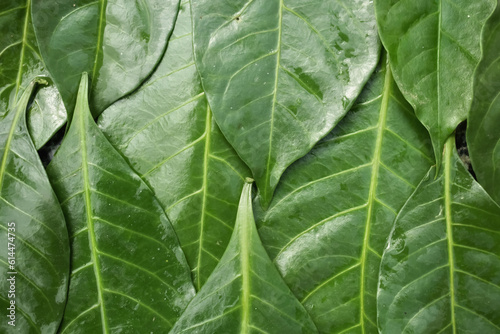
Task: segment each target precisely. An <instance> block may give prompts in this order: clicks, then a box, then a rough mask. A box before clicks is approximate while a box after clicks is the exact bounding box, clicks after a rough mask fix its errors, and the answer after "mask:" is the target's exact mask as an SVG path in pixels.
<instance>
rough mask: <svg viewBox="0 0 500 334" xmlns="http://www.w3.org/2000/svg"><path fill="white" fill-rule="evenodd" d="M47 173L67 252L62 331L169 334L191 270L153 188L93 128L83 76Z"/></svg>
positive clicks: (188, 289) (189, 292)
mask: <svg viewBox="0 0 500 334" xmlns="http://www.w3.org/2000/svg"><path fill="white" fill-rule="evenodd" d="M47 171H48V173H49V176H50V179H51V182H52V185H53V186H54V189H55V190H56V193H57V195H58V198H59V200H60V202H61V205H62V208H63V211H64V214H65V216H66V220H67V223H68V229H69V236H70V242H71V252H72V254H71V276H70V285H69V295H68V302H67V305H66V310H65V314H64V319H63V322H62V324H61V329H60V332H61V333H75V332H76V333H116V332H117V331H130V330H131V329H134V330H136V329H138V328H140V329H141V331H144V332H145V333H150V332H165V331H168V330H169V329H170V328H171V327H172V326H173V324H174V323H175V321H176V320H177V318H178V317H179V315H180V314H181V312H182V310H183V309H184V308H185V307H186V305H187V303H188V302H189V301H190V300H191V298H192V297H193V295H194V287H193V285H192V283H191V278H190V275H189V268H188V265H187V263H186V259H185V257H184V254H183V253H182V250H181V248H180V246H179V243H178V241H177V237H176V236H175V233H174V230H173V228H172V226H171V225H170V222H169V221H168V219H167V217H166V215H165V213H164V212H163V209H162V208H161V206H160V204H159V203H158V202H157V200H156V199H155V198H154V196H153V193H152V191H151V190H150V189H149V188H148V187H147V185H146V184H145V183H144V182H143V181H142V180H141V179H140V178H139V176H137V175H136V174H135V173H134V172H133V171H132V169H131V168H130V167H129V166H128V165H127V163H126V162H125V160H124V159H123V158H122V157H121V156H120V154H119V153H118V152H116V151H115V150H114V149H113V147H112V146H111V144H110V143H109V142H108V141H107V140H106V138H105V137H104V135H103V134H102V133H101V132H100V130H99V129H98V127H97V125H96V124H95V123H94V120H93V118H92V115H91V113H90V110H89V106H88V79H87V75H86V74H84V75H83V77H82V81H81V84H80V90H79V94H78V99H77V104H76V109H75V113H74V116H73V121H72V123H71V126H70V128H69V131H68V133H67V134H66V137H65V138H64V140H63V143H62V144H61V147H60V148H59V150H58V151H57V153H56V155H55V157H54V159H53V160H52V162H51V163H50V165H49V167H48V170H47Z"/></svg>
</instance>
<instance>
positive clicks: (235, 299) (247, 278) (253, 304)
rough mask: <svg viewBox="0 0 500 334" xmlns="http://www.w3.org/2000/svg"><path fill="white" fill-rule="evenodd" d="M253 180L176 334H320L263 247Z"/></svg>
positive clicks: (177, 324) (174, 330) (249, 182)
mask: <svg viewBox="0 0 500 334" xmlns="http://www.w3.org/2000/svg"><path fill="white" fill-rule="evenodd" d="M252 182H253V180H252V179H247V183H246V184H245V186H244V187H243V191H242V193H241V199H240V204H239V207H238V215H237V217H236V223H235V227H234V231H233V235H232V237H231V241H230V242H229V246H228V247H227V249H226V252H225V253H224V255H223V257H222V259H221V261H220V262H219V264H218V265H217V267H216V268H215V270H214V272H213V273H212V275H211V276H210V277H209V278H208V281H207V282H206V284H205V285H204V286H203V288H202V289H201V291H200V292H199V293H198V294H197V295H196V297H195V298H194V299H193V301H192V302H191V303H190V304H189V306H188V307H187V309H186V310H185V311H184V314H183V315H182V317H181V318H180V319H179V321H178V322H177V323H176V324H175V327H174V328H173V329H172V331H171V332H170V333H172V334H173V333H269V334H274V333H276V334H278V333H317V330H316V328H315V327H314V324H313V323H312V321H311V319H310V318H309V315H308V314H307V312H306V311H305V310H304V308H303V307H302V305H300V303H299V302H298V301H297V299H296V298H295V297H294V295H293V294H292V292H291V291H290V290H289V289H288V287H287V286H286V284H285V283H284V282H283V280H282V278H281V277H280V275H279V273H278V271H277V270H276V268H275V267H274V266H273V264H272V263H271V261H270V259H269V257H268V255H267V253H266V251H265V249H264V247H263V246H262V243H261V242H260V239H259V235H258V233H257V229H256V228H255V221H254V218H253V213H252V196H251V193H252Z"/></svg>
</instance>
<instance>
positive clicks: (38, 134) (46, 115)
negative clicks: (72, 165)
mask: <svg viewBox="0 0 500 334" xmlns="http://www.w3.org/2000/svg"><path fill="white" fill-rule="evenodd" d="M0 31H1V34H0V65H1V68H0V74H1V75H0V117H1V116H2V115H5V113H6V112H7V111H8V110H10V109H13V108H15V105H16V103H17V101H18V100H19V98H20V96H21V94H22V92H23V90H24V89H26V88H27V87H28V85H29V84H30V82H31V81H32V80H33V79H35V78H36V77H38V76H47V75H48V72H47V71H46V69H45V66H44V64H43V61H42V58H41V56H40V51H39V50H38V43H37V41H36V38H35V34H34V31H33V25H32V22H31V0H9V1H2V2H1V3H0ZM60 99H61V97H60V95H59V92H58V91H57V88H56V87H55V86H54V85H46V86H44V87H41V88H40V90H39V92H38V93H37V94H36V97H35V102H34V104H33V107H32V108H30V110H29V112H28V118H27V120H28V129H29V131H30V134H31V138H32V140H33V142H34V144H35V147H36V148H37V149H39V148H40V147H42V146H43V145H44V144H45V143H46V142H47V141H48V140H49V139H50V138H51V137H52V135H53V134H54V133H55V132H56V131H57V130H59V128H61V126H62V125H63V124H64V123H65V122H66V110H65V109H64V106H63V105H62V104H61V103H58V101H59V100H60Z"/></svg>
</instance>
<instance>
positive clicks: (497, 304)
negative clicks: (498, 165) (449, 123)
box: [378, 137, 500, 333]
mask: <svg viewBox="0 0 500 334" xmlns="http://www.w3.org/2000/svg"><path fill="white" fill-rule="evenodd" d="M454 144H455V142H454V138H453V137H451V138H450V139H449V140H448V141H447V143H446V146H445V152H444V157H443V166H442V171H441V172H440V174H439V175H438V177H437V178H436V179H435V178H434V175H435V169H434V168H432V169H431V170H430V172H429V174H428V175H427V177H426V178H424V180H423V181H422V183H421V184H420V185H419V186H418V188H417V189H416V191H415V192H414V193H413V195H412V196H411V198H410V199H409V200H408V202H407V203H406V204H405V206H404V207H403V209H402V210H401V212H400V213H399V215H398V218H397V220H396V223H395V227H394V231H393V232H392V236H391V239H390V241H389V244H388V246H387V249H386V251H385V252H384V257H383V259H382V265H381V273H380V287H379V295H378V296H379V298H378V305H379V325H380V328H381V330H382V332H383V333H500V314H499V313H498V310H499V309H500V256H499V254H500V207H499V206H498V205H496V204H495V202H493V200H492V199H491V198H490V197H489V196H488V195H487V194H486V192H485V191H484V190H483V188H481V186H480V185H479V184H478V183H476V181H474V179H473V178H472V176H471V175H470V174H469V172H468V171H467V170H466V169H465V168H464V166H463V165H462V163H461V162H460V159H459V158H458V156H457V155H456V153H455V148H454V146H455V145H454Z"/></svg>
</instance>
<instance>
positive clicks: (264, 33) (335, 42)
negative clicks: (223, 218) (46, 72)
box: [193, 0, 380, 207]
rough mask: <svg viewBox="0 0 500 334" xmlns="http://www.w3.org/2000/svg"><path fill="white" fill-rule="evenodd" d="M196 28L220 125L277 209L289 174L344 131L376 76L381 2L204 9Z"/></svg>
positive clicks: (240, 0) (316, 0) (211, 5)
mask: <svg viewBox="0 0 500 334" xmlns="http://www.w3.org/2000/svg"><path fill="white" fill-rule="evenodd" d="M193 18H194V48H195V56H196V63H197V66H198V69H199V71H200V74H201V77H202V82H203V86H204V88H205V91H206V93H207V98H208V101H209V103H210V106H211V107H212V108H213V112H214V116H215V119H216V120H217V123H218V124H219V126H220V128H221V130H222V133H224V135H225V136H226V138H227V139H228V141H229V143H231V145H232V146H233V147H234V148H235V149H236V151H237V152H238V154H239V156H240V157H241V158H242V159H243V161H245V162H246V164H247V165H248V166H249V167H250V169H251V170H252V173H253V175H254V178H255V180H256V183H257V187H258V189H259V194H260V196H261V197H262V199H263V200H262V204H263V205H264V206H266V207H267V205H268V204H269V202H270V200H271V198H272V195H273V192H274V189H275V187H276V184H277V183H278V181H279V179H280V177H281V174H282V173H283V171H284V170H285V169H286V168H287V167H288V166H289V165H290V164H291V163H292V162H294V161H295V160H297V159H298V158H300V157H302V156H304V155H305V154H306V153H307V152H308V151H309V150H310V149H311V148H312V147H313V146H314V144H316V142H317V141H318V140H320V139H321V138H322V137H324V136H325V135H326V134H327V133H328V132H329V131H330V130H331V129H332V128H333V127H334V126H335V125H336V124H337V122H338V121H339V120H340V119H341V118H342V117H343V116H344V114H345V113H346V112H347V110H349V108H350V107H351V105H352V103H353V102H354V100H355V99H356V97H357V96H358V94H359V92H360V91H361V88H362V87H363V85H364V84H365V83H366V81H367V80H368V78H369V76H370V74H371V73H372V71H373V70H374V68H375V66H376V64H377V60H378V56H379V51H380V47H379V42H378V38H377V30H376V27H375V25H376V23H375V16H374V14H373V4H372V1H368V0H355V1H346V0H338V1H322V0H308V1H306V2H304V1H298V0H274V1H269V0H256V1H254V0H237V1H232V2H231V3H228V2H227V1H223V0H216V1H215V0H200V1H197V2H196V6H193ZM256 140H257V142H256Z"/></svg>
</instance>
